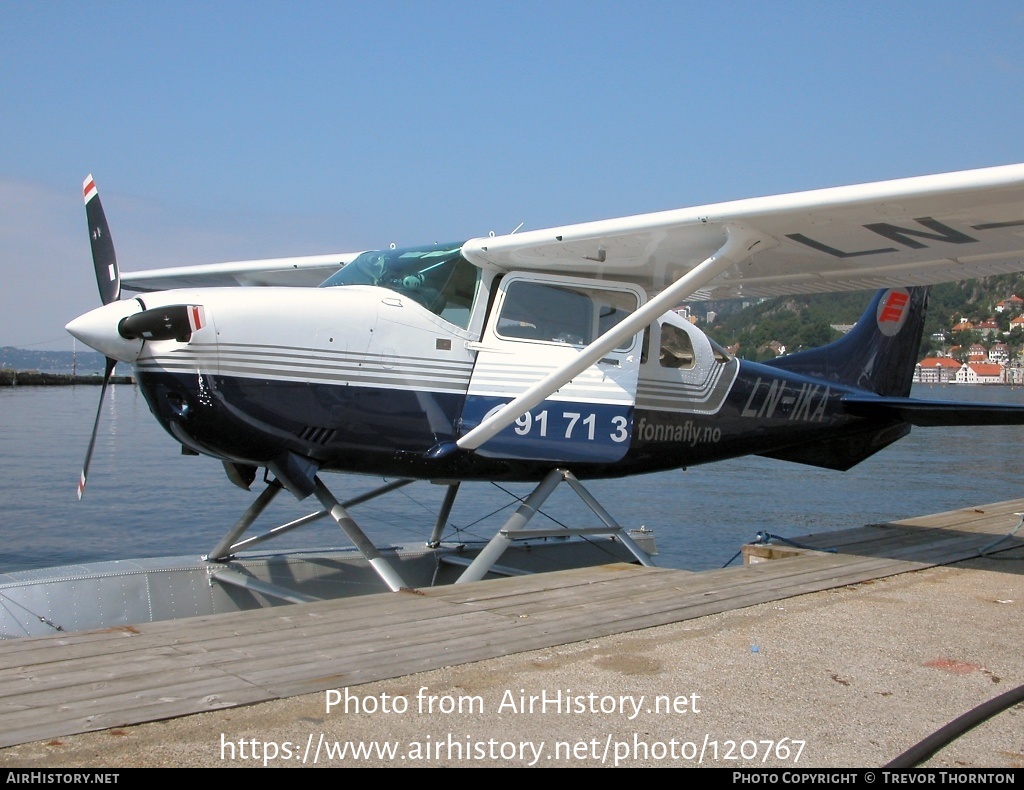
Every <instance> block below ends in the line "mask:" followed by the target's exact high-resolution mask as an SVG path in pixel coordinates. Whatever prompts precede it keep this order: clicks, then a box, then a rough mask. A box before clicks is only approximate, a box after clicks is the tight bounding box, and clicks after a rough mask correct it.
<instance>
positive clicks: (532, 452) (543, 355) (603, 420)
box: [461, 273, 644, 463]
mask: <svg viewBox="0 0 1024 790" xmlns="http://www.w3.org/2000/svg"><path fill="white" fill-rule="evenodd" d="M643 302H644V293H643V291H642V290H641V289H639V288H637V287H635V286H632V285H628V284H623V283H609V282H605V281H594V280H584V279H579V278H573V277H556V276H542V275H534V274H525V273H517V274H511V275H508V276H506V277H505V278H504V279H502V281H501V283H500V285H499V287H498V292H497V294H496V295H495V298H494V302H493V304H492V307H491V312H490V315H489V316H488V319H487V325H486V327H485V328H484V332H483V336H482V338H481V342H480V343H479V344H473V348H474V349H475V350H476V351H477V358H476V362H475V364H474V367H473V374H472V378H471V380H470V386H469V394H468V396H467V398H466V405H465V408H464V410H463V414H462V425H461V433H463V434H465V433H466V432H468V431H470V430H471V429H472V428H474V427H476V426H477V425H479V424H480V422H481V421H482V420H483V419H484V418H485V417H486V416H487V415H488V414H490V413H491V412H493V411H495V410H497V409H499V408H501V406H503V405H505V404H506V403H508V402H509V401H510V400H512V399H513V398H514V397H516V396H517V395H519V394H521V393H522V392H524V391H525V390H526V389H527V388H528V387H529V386H531V385H532V384H534V383H535V382H537V381H539V380H540V379H542V378H543V377H544V376H546V375H548V374H549V373H550V372H552V371H553V370H556V369H558V368H559V367H561V366H562V365H564V364H566V363H567V362H569V361H571V360H572V359H573V358H574V357H575V356H576V355H577V354H579V353H580V351H581V349H583V348H584V347H585V346H586V345H588V344H589V343H592V342H593V341H594V340H595V339H596V338H598V337H599V336H600V335H602V334H604V333H605V332H607V331H608V330H609V329H611V328H612V327H614V326H615V325H616V324H618V323H619V322H620V321H621V320H622V319H623V318H625V317H626V316H627V315H629V314H630V313H632V312H634V311H635V310H636V309H637V308H638V307H639V306H640V305H641V304H643ZM641 336H642V333H637V334H636V335H633V336H631V337H629V338H627V339H626V340H624V341H623V342H622V343H620V344H619V347H618V348H616V349H614V350H613V351H611V352H609V353H608V354H606V355H605V356H604V357H603V358H602V359H601V360H599V361H598V362H597V363H595V364H594V365H591V366H590V367H589V368H588V369H587V370H585V371H583V373H581V374H579V375H578V376H576V378H574V379H573V380H572V381H570V382H568V383H567V384H565V385H564V386H563V387H562V388H561V389H559V390H558V391H557V392H555V393H554V394H552V395H551V396H549V397H548V398H547V399H546V400H545V401H544V402H543V403H541V404H540V405H538V406H536V407H534V408H533V409H532V410H531V411H530V412H528V413H527V414H524V415H523V416H522V417H520V418H519V419H518V420H516V422H515V423H513V424H512V425H510V426H508V427H507V428H505V429H504V430H503V431H501V432H500V433H499V434H498V435H497V436H495V437H493V438H492V439H490V440H489V441H488V442H486V443H485V444H484V445H483V446H482V447H480V449H479V450H478V451H477V452H478V453H480V454H481V455H485V456H490V457H497V458H517V459H524V460H544V461H556V462H570V461H584V462H593V463H610V462H614V461H618V460H620V459H621V458H622V457H623V456H624V455H625V454H626V451H627V450H628V449H629V443H630V438H631V436H632V432H633V411H634V406H635V404H636V387H637V376H638V373H639V368H640V351H641Z"/></svg>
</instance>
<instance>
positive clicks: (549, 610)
mask: <svg viewBox="0 0 1024 790" xmlns="http://www.w3.org/2000/svg"><path fill="white" fill-rule="evenodd" d="M1021 511H1024V500H1012V501H1009V502H1001V503H996V504H992V505H983V506H979V507H977V508H969V509H964V510H956V511H950V512H948V513H939V514H935V515H931V516H922V517H919V518H913V519H907V520H905V521H899V522H894V523H891V524H881V525H871V526H867V527H862V528H858V529H852V530H847V531H843V532H830V533H823V534H821V535H812V536H808V537H805V538H802V539H800V542H801V543H804V544H807V545H810V546H814V547H817V548H819V549H835V550H836V551H835V552H834V553H826V552H807V553H803V554H801V555H800V556H797V557H793V558H790V559H785V560H772V561H768V562H761V563H757V564H752V565H745V566H737V567H732V568H727V569H723V570H717V571H706V572H701V573H691V572H686V571H678V570H670V569H659V568H642V567H639V566H632V565H623V564H618V565H608V566H603V567H598V568H588V569H583V570H572V571H562V572H556V573H550V574H543V575H536V576H525V577H518V578H511V579H503V580H497V581H485V582H476V583H473V584H466V585H460V586H455V587H440V588H433V589H425V590H419V591H410V592H402V593H382V594H380V595H371V596H365V597H360V598H354V599H347V600H338V601H325V602H319V603H312V604H296V605H292V606H287V607H281V608H275V609H265V610H258V611H249V612H240V613H234V614H226V615H215V616H210V617H201V618H192V619H188V620H178V621H166V622H158V623H149V624H145V625H139V626H134V627H121V628H113V629H105V630H99V631H86V632H81V633H76V634H55V635H52V636H45V637H35V638H26V639H13V640H7V641H3V642H0V746H11V745H14V744H18V743H25V742H29V741H35V740H41V739H46V738H54V737H58V736H62V735H71V734H74V733H80V732H87V731H91V730H99V729H105V728H109V727H115V726H122V725H128V724H137V723H141V722H145V721H155V720H158V719H166V718H171V717H175V716H182V715H186V714H190V713H198V712H202V711H209V710H214V709H219V708H227V707H233V706H238V705H247V704H252V703H256V702H263V701H267V700H273V699H279V698H283V697H288V696H293V695H297V694H305V693H310V692H316V691H321V690H324V689H328V688H340V687H342V686H352V685H356V684H360V683H366V682H370V681H374V680H383V679H387V678H393V677H399V676H402V675H408V674H411V673H415V672H420V671H424V670H430V669H436V668H439V667H444V666H450V665H454V664H463V663H468V662H473V661H479V660H482V659H487V658H493V657H497V656H503V655H507V654H510V653H518V652H523V651H526V650H532V649H538V648H545V647H551V646H554V645H558V644H565V643H569V642H575V641H580V640H584V639H591V638H595V637H600V636H606V635H609V634H615V633H623V632H626V631H634V630H637V629H641V628H647V627H652V626H657V625H665V624H668V623H676V622H680V621H684V620H689V619H693V618H697V617H701V616H704V615H709V614H715V613H719V612H723V611H728V610H734V609H740V608H743V607H747V606H752V605H756V604H760V603H766V602H769V601H774V600H780V599H783V598H789V597H792V596H796V595H802V594H805V593H811V592H816V591H820V590H825V589H829V588H835V587H842V586H846V585H850V584H856V583H859V582H864V581H867V580H870V579H877V578H881V577H884V576H892V575H895V574H899V573H905V572H908V571H913V570H918V569H921V568H927V567H931V566H934V565H944V564H949V563H952V562H958V561H962V560H968V559H971V558H973V557H978V556H979V552H980V551H981V550H982V549H984V548H985V547H986V546H988V545H990V544H992V543H993V542H994V541H996V540H997V539H999V538H1000V537H1002V536H1005V535H1007V533H1009V532H1010V531H1011V530H1013V528H1014V527H1015V526H1016V525H1017V524H1018V522H1019V521H1020V517H1019V516H1017V515H1015V514H1016V513H1018V512H1021ZM1021 532H1022V533H1024V530H1021ZM1022 538H1024V534H1022V535H1018V536H1015V537H1013V538H1010V539H1008V540H1004V541H1002V542H1000V543H999V544H998V545H997V546H995V547H993V548H992V549H991V550H992V551H1001V550H1006V549H1010V548H1016V547H1018V546H1021V545H1024V540H1022Z"/></svg>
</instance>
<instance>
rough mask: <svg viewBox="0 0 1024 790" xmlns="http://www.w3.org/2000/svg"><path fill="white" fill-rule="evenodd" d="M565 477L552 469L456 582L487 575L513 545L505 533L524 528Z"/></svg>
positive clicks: (559, 470) (562, 473)
mask: <svg viewBox="0 0 1024 790" xmlns="http://www.w3.org/2000/svg"><path fill="white" fill-rule="evenodd" d="M564 479H565V472H564V470H562V469H552V470H551V471H550V472H548V475H547V477H545V478H544V479H543V480H542V481H541V482H540V483H539V484H538V485H537V487H536V488H535V489H533V493H531V494H530V495H529V496H528V497H527V498H526V501H525V502H523V504H521V505H520V506H519V507H518V508H517V509H516V512H515V513H513V514H512V516H511V517H510V518H509V520H508V521H507V522H505V526H504V527H503V528H502V529H501V530H499V531H498V532H497V533H496V534H495V536H494V537H493V538H491V540H490V542H489V543H488V544H487V545H486V546H484V548H483V551H481V552H480V553H479V554H478V555H477V557H476V559H475V560H473V562H472V563H470V565H469V567H468V568H466V570H464V571H463V572H462V575H461V576H459V578H458V579H456V580H455V584H464V583H466V582H478V581H480V580H481V579H482V578H483V577H484V576H486V575H487V571H489V570H490V569H491V566H492V565H494V563H496V562H497V561H498V559H499V558H500V557H501V555H502V554H504V552H505V549H507V548H508V547H509V546H511V545H512V539H511V538H509V537H508V536H507V535H506V534H504V533H506V532H509V531H512V530H520V529H522V528H523V527H524V526H525V525H526V523H527V522H528V521H529V520H530V519H531V518H533V517H534V516H535V515H536V514H537V511H538V510H540V508H541V506H542V505H543V504H544V502H545V501H546V500H547V498H548V497H549V496H551V494H552V492H553V491H554V490H555V489H556V488H558V484H559V483H561V482H562V481H563V480H564Z"/></svg>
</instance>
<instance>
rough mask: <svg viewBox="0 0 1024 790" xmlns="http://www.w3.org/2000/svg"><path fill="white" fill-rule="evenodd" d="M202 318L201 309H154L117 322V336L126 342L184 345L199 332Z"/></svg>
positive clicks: (191, 306)
mask: <svg viewBox="0 0 1024 790" xmlns="http://www.w3.org/2000/svg"><path fill="white" fill-rule="evenodd" d="M205 323H206V316H205V313H204V311H203V307H202V305H196V304H172V305H167V306H166V307H154V308H152V309H150V310H143V311H142V312H141V313H135V314H133V315H130V316H127V317H125V318H122V319H121V322H120V323H119V324H118V325H117V332H118V334H119V335H121V337H123V338H125V339H126V340H136V339H139V338H141V339H143V340H177V341H178V342H179V343H187V342H188V341H189V340H190V339H191V338H192V333H193V332H194V331H196V330H197V329H202V327H203V325H204V324H205Z"/></svg>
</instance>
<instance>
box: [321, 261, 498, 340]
mask: <svg viewBox="0 0 1024 790" xmlns="http://www.w3.org/2000/svg"><path fill="white" fill-rule="evenodd" d="M461 250H462V244H435V245H431V246H429V247H408V248H405V249H396V250H372V251H371V252H364V253H363V254H362V255H360V256H358V257H357V258H356V259H355V260H353V261H352V262H351V263H349V264H348V265H347V266H344V267H343V268H342V269H341V270H340V271H338V272H335V273H334V274H332V275H331V276H330V277H329V278H327V279H326V280H325V281H324V282H323V283H321V285H320V287H321V288H332V287H334V286H338V285H376V286H379V287H380V288H387V289H389V290H391V291H394V292H395V293H398V294H402V295H403V296H408V297H409V298H410V299H413V300H414V301H416V302H418V303H419V304H421V305H423V306H424V307H425V308H427V309H428V310H429V311H430V312H432V313H434V314H435V315H438V316H440V317H441V318H443V319H445V320H446V321H449V322H451V323H453V324H455V325H456V326H460V327H462V328H463V329H466V328H467V327H468V326H469V311H470V308H471V307H472V306H473V296H474V295H475V294H476V287H477V283H478V282H479V280H480V270H479V269H478V268H477V267H476V266H474V265H473V264H471V263H470V262H469V261H467V260H466V259H465V258H463V257H462V254H461V252H460V251H461Z"/></svg>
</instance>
